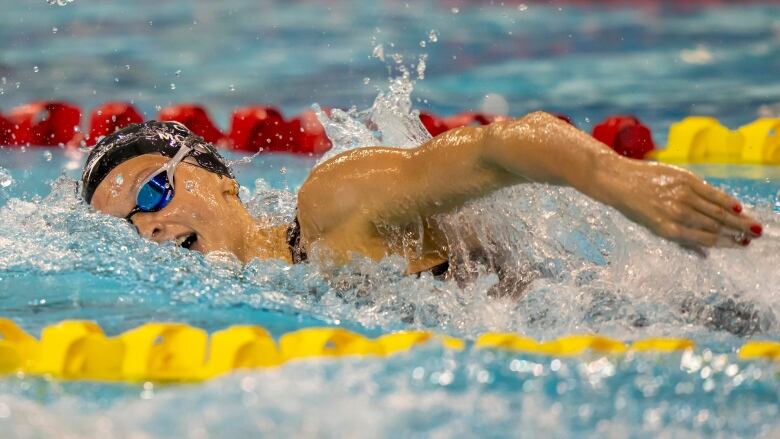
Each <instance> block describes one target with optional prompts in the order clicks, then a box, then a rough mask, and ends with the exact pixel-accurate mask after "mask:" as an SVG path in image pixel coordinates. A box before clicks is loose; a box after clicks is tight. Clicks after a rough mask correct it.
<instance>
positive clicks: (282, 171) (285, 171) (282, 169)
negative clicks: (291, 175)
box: [279, 166, 287, 174]
mask: <svg viewBox="0 0 780 439" xmlns="http://www.w3.org/2000/svg"><path fill="white" fill-rule="evenodd" d="M279 173H280V174H286V173H287V168H285V167H284V166H282V167H281V168H279Z"/></svg>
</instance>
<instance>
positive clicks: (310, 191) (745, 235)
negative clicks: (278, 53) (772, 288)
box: [92, 112, 762, 273]
mask: <svg viewBox="0 0 780 439" xmlns="http://www.w3.org/2000/svg"><path fill="white" fill-rule="evenodd" d="M167 160H168V159H167V158H165V157H162V156H156V155H145V156H140V157H136V158H134V159H132V160H129V161H127V162H125V163H123V164H122V165H120V166H118V167H117V168H115V169H114V170H113V171H112V172H111V174H109V175H108V177H107V178H106V179H105V180H104V181H103V182H102V183H101V184H100V185H99V186H98V188H97V190H96V192H95V195H94V198H93V200H92V205H93V206H94V207H95V208H96V209H97V210H98V211H101V212H104V213H106V214H109V215H114V216H118V217H125V216H126V215H127V213H128V212H129V211H130V210H131V209H132V208H133V207H134V206H135V195H136V192H137V190H138V183H140V182H141V181H142V180H143V179H144V178H145V177H146V176H148V175H150V174H151V173H153V172H155V171H156V170H157V169H159V167H160V166H161V165H162V164H163V163H165V161H167ZM120 174H121V175H122V179H121V181H122V184H118V183H117V182H118V181H120V180H118V179H117V175H120ZM175 180H176V181H175V185H176V195H175V197H174V198H173V200H172V201H171V203H170V204H169V205H168V206H166V207H165V208H164V209H162V210H161V211H159V212H149V213H145V212H142V213H138V214H136V215H134V216H133V218H132V221H133V223H134V224H135V225H136V227H137V228H138V230H139V233H140V234H141V235H142V236H144V237H145V238H148V239H151V240H154V241H157V242H162V241H169V240H177V239H178V241H179V242H181V241H182V240H183V239H184V237H187V236H190V235H191V234H195V235H196V237H197V240H196V241H195V243H194V244H193V245H192V246H191V247H190V248H191V249H192V250H196V251H200V252H203V253H209V252H212V251H225V252H230V253H233V254H234V255H236V256H237V257H238V258H239V259H240V260H242V261H248V260H250V259H252V258H255V257H257V258H261V259H265V258H279V259H283V260H286V261H288V262H289V261H290V259H291V257H290V252H289V248H288V246H287V242H286V239H285V232H286V227H271V226H269V225H267V224H264V223H261V222H258V220H256V219H255V218H253V217H252V216H251V215H249V213H248V212H247V211H246V209H245V207H244V206H243V204H242V203H241V201H240V200H239V199H238V196H237V192H238V191H237V187H238V186H237V184H236V183H235V181H233V180H231V179H228V178H224V177H220V176H218V175H216V174H212V173H210V172H208V171H205V170H203V169H201V168H198V167H196V166H193V165H190V164H188V163H186V162H185V163H184V164H182V165H180V166H179V168H178V169H177V171H176V176H175ZM530 181H534V182H543V183H548V184H554V185H568V186H572V187H574V188H575V189H577V190H579V191H580V192H582V193H584V194H585V195H587V196H589V197H591V198H593V199H595V200H597V201H601V202H603V203H605V204H608V205H611V206H613V207H615V208H616V209H617V210H619V211H620V212H621V213H623V214H624V215H625V216H626V217H627V218H629V219H630V220H632V221H634V222H636V223H638V224H641V225H643V226H645V227H646V228H647V229H649V230H650V231H651V232H653V233H655V234H656V235H658V236H661V237H663V238H666V239H669V240H672V241H675V242H678V243H680V244H681V245H684V246H688V247H693V248H701V247H733V246H739V245H747V244H748V243H749V242H750V240H751V239H756V238H758V237H760V235H761V232H762V230H761V225H760V224H759V223H758V222H757V221H756V220H755V219H753V218H752V217H750V216H749V215H747V214H746V213H745V212H743V211H742V206H741V204H740V203H739V201H738V200H736V199H734V198H733V197H731V196H729V195H727V194H725V193H724V192H722V191H720V190H718V189H715V188H714V187H712V186H710V185H709V184H707V183H705V182H704V181H703V180H701V179H700V178H699V177H697V176H695V175H694V174H692V173H690V172H688V171H686V170H683V169H680V168H677V167H673V166H669V165H665V164H660V163H650V162H644V161H637V160H631V159H627V158H624V157H621V156H619V155H617V154H615V153H614V152H613V151H612V150H610V149H609V148H607V147H606V146H605V145H603V144H601V143H600V142H598V141H596V140H595V139H593V138H592V137H590V136H589V135H587V134H585V133H583V132H582V131H579V130H577V129H576V128H574V127H572V126H570V125H568V124H567V123H565V122H562V121H560V120H559V119H557V118H555V117H553V116H550V115H548V114H546V113H541V112H537V113H531V114H529V115H527V116H524V117H522V118H520V119H515V120H508V121H504V122H496V123H494V124H492V125H489V126H484V127H466V128H460V129H456V130H451V131H448V132H446V133H443V134H441V135H439V136H437V137H436V138H434V139H432V140H430V141H428V142H426V143H424V144H423V145H421V146H419V147H417V148H414V149H397V148H386V147H374V148H361V149H356V150H351V151H347V152H345V153H343V154H340V155H338V156H335V157H333V158H331V159H329V160H328V161H326V162H324V163H322V164H321V165H319V166H317V167H316V168H315V169H313V170H312V172H311V174H310V175H309V177H308V178H307V180H306V181H305V182H304V184H303V186H302V187H301V190H300V191H299V193H298V218H299V220H300V224H301V242H302V244H303V245H304V248H305V249H306V250H307V251H308V252H309V253H318V252H327V253H322V254H323V256H326V257H327V258H328V259H329V260H331V261H334V262H336V263H344V262H346V261H347V260H349V259H350V258H351V257H352V255H353V253H359V254H361V255H364V256H368V257H370V258H372V259H375V260H379V259H381V258H383V257H385V256H388V255H390V254H399V255H402V256H404V257H405V258H406V259H407V261H408V262H409V266H408V270H409V272H412V273H414V272H418V271H421V270H425V269H427V268H430V267H432V266H434V265H436V264H438V263H441V262H443V261H444V260H446V258H447V256H448V255H447V247H446V240H445V239H444V236H443V232H442V231H441V230H440V229H439V227H438V225H437V223H436V221H435V215H436V214H439V213H444V212H449V211H452V210H455V209H457V208H458V207H459V206H461V205H463V203H465V202H467V201H469V200H472V199H475V198H479V197H483V196H485V195H488V194H490V193H492V192H494V191H496V190H498V189H501V188H504V187H507V186H511V185H515V184H522V183H525V182H530ZM188 182H189V183H188ZM388 230H389V231H390V232H388ZM409 231H413V232H415V233H416V234H417V238H418V242H419V244H420V245H419V246H417V245H413V244H409V241H408V240H407V241H404V242H403V243H401V240H399V239H397V236H393V232H395V233H405V232H409ZM412 241H414V240H412Z"/></svg>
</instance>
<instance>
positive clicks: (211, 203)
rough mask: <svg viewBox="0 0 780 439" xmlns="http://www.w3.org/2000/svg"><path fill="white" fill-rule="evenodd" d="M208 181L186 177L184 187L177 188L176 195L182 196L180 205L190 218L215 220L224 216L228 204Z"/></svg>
mask: <svg viewBox="0 0 780 439" xmlns="http://www.w3.org/2000/svg"><path fill="white" fill-rule="evenodd" d="M207 183H208V182H204V181H202V180H200V179H198V178H187V179H184V181H183V184H182V185H181V186H182V187H181V188H179V187H178V186H177V188H176V189H177V190H176V197H177V198H179V197H180V199H179V200H178V201H179V202H180V204H179V205H180V206H181V207H182V208H183V209H185V210H184V211H185V212H186V214H187V215H188V216H189V217H190V218H192V219H195V220H199V221H208V222H215V220H217V219H220V218H222V217H223V215H224V213H225V208H226V206H225V205H224V204H225V203H224V200H223V199H222V197H221V194H220V193H219V192H218V191H216V190H214V188H211V187H209V186H210V185H209V184H207Z"/></svg>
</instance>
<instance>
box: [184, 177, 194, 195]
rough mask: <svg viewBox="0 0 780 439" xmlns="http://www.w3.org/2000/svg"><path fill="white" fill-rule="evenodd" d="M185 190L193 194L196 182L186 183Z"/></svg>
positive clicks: (188, 181)
mask: <svg viewBox="0 0 780 439" xmlns="http://www.w3.org/2000/svg"><path fill="white" fill-rule="evenodd" d="M184 189H187V192H192V190H193V189H195V182H194V181H192V180H187V181H185V182H184Z"/></svg>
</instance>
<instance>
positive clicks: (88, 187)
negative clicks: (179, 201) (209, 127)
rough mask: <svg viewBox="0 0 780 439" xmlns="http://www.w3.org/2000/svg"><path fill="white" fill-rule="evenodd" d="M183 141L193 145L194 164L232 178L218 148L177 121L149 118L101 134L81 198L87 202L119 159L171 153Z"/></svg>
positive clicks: (89, 161) (87, 166)
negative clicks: (161, 120)
mask: <svg viewBox="0 0 780 439" xmlns="http://www.w3.org/2000/svg"><path fill="white" fill-rule="evenodd" d="M182 144H186V145H187V146H190V147H191V148H193V149H192V151H190V153H189V154H188V157H192V158H193V159H194V160H195V163H193V164H194V165H197V166H199V167H201V168H203V169H205V170H207V171H211V172H213V173H215V174H218V175H224V176H225V177H228V178H235V177H234V176H233V172H232V171H231V170H230V167H228V165H227V162H226V161H225V159H224V158H223V157H222V156H221V155H219V153H218V152H217V149H216V148H215V147H214V146H213V145H211V144H209V143H207V142H206V141H205V140H203V138H202V137H200V136H197V135H195V134H194V133H193V132H192V131H190V130H189V129H187V127H185V126H184V125H182V124H180V123H179V122H158V121H155V120H150V121H147V122H143V123H137V124H131V125H128V126H126V127H125V128H122V129H121V130H119V131H116V132H115V133H113V134H110V135H108V136H106V137H104V138H103V139H101V140H100V142H98V143H97V145H95V147H94V148H92V152H90V154H89V157H87V162H86V163H85V164H84V172H83V173H82V174H81V181H82V192H81V194H82V196H83V197H84V200H86V202H87V204H89V203H90V202H91V201H92V196H93V195H94V194H95V189H97V187H98V185H99V184H100V182H102V181H103V179H105V178H106V176H107V175H108V174H109V173H110V172H111V170H113V169H114V168H116V167H117V166H119V165H121V164H122V163H124V162H126V161H128V160H130V159H132V158H134V157H138V156H140V155H144V154H160V155H163V156H165V157H173V156H174V155H176V153H177V152H178V151H179V148H181V146H182Z"/></svg>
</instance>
